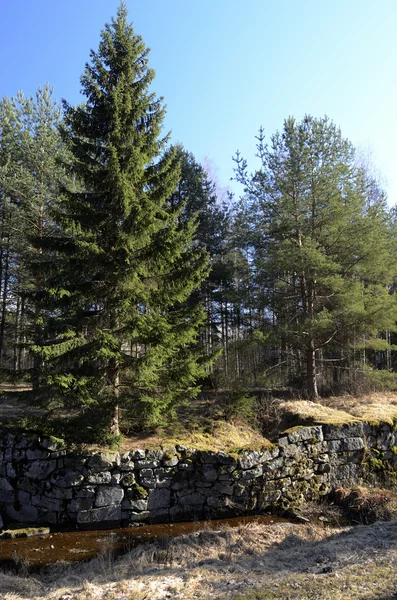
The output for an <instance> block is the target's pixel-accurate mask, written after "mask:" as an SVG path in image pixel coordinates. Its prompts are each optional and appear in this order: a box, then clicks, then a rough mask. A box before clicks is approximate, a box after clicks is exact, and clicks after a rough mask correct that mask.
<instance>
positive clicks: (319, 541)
mask: <svg viewBox="0 0 397 600" xmlns="http://www.w3.org/2000/svg"><path fill="white" fill-rule="evenodd" d="M21 571H22V572H21V574H19V575H15V574H10V573H3V574H0V597H1V598H2V600H163V599H166V598H169V599H175V600H182V599H184V600H193V599H200V600H204V599H205V600H207V599H219V600H226V599H228V600H254V599H255V600H273V599H278V600H286V599H287V600H288V599H293V598H294V599H296V600H311V599H318V600H331V599H332V600H353V599H354V600H391V599H392V598H397V522H396V521H391V522H378V523H375V524H373V525H370V526H364V525H359V526H356V527H348V528H342V527H340V528H333V529H331V528H327V527H325V526H321V525H311V524H303V525H302V524H300V525H297V524H291V523H277V524H274V525H260V524H257V523H250V524H249V525H244V526H242V527H239V528H237V529H230V528H229V529H219V530H217V531H210V530H205V529H204V530H202V531H199V532H196V533H194V534H190V535H185V536H181V537H179V538H175V539H171V540H170V539H169V540H167V539H164V540H160V541H158V542H156V543H151V544H147V545H142V546H141V547H139V548H135V549H134V550H132V551H131V552H130V553H128V554H126V555H125V556H122V557H120V558H118V559H115V560H114V559H113V558H112V557H111V556H110V555H109V554H108V553H106V551H104V553H103V554H102V555H100V556H99V557H98V558H97V559H95V560H93V561H91V562H88V563H84V564H80V565H66V564H61V565H57V566H55V567H52V568H50V569H48V570H47V571H46V572H42V573H39V574H36V575H30V576H29V575H23V565H22V566H21Z"/></svg>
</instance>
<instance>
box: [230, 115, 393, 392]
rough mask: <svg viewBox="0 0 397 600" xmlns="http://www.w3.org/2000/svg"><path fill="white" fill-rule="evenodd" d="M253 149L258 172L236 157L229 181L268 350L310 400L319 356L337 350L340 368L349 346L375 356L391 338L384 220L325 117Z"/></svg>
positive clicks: (378, 198)
mask: <svg viewBox="0 0 397 600" xmlns="http://www.w3.org/2000/svg"><path fill="white" fill-rule="evenodd" d="M257 140H258V144H257V157H258V158H259V160H260V168H259V169H258V170H257V171H255V172H254V173H251V174H249V173H248V170H247V163H246V161H245V160H244V159H242V158H241V157H240V156H239V155H238V156H237V158H236V161H237V169H236V174H237V179H238V180H239V181H240V182H242V183H243V184H244V185H245V191H246V207H245V211H244V213H243V215H242V217H241V218H244V219H245V222H246V223H247V228H246V237H247V239H248V238H250V239H251V244H252V252H253V260H252V268H253V272H254V276H255V278H256V282H257V286H258V287H259V288H260V289H261V292H260V294H259V300H260V301H262V303H263V306H264V307H265V308H266V310H267V314H268V315H269V318H270V319H271V320H272V325H273V327H272V331H271V335H270V336H269V338H268V339H269V341H270V342H271V343H275V342H277V341H278V343H279V344H281V345H282V346H283V347H284V348H285V349H286V353H291V351H292V353H294V355H295V356H296V357H297V361H298V362H299V364H300V369H302V370H303V371H306V394H307V396H308V397H309V398H315V397H316V396H317V395H318V391H317V376H318V359H319V355H320V353H324V352H326V351H327V349H329V348H331V347H332V345H334V346H336V347H337V349H338V350H339V353H338V351H336V350H335V347H334V350H333V354H332V360H337V359H339V356H340V350H341V349H343V348H345V349H346V348H349V347H350V346H352V345H355V346H356V347H357V346H358V345H359V344H364V345H365V346H366V347H367V348H369V347H373V348H374V349H376V348H377V347H378V346H379V343H378V341H377V336H378V333H379V331H384V330H386V329H388V330H393V331H394V330H395V323H396V318H397V313H396V301H395V297H394V296H393V295H392V294H391V293H390V292H391V290H392V284H393V277H394V274H395V269H396V259H395V242H394V239H393V235H392V228H391V221H390V215H389V213H388V210H387V204H386V199H385V196H384V194H383V192H382V191H381V190H380V188H379V186H378V185H377V183H376V181H374V180H373V179H372V178H371V177H370V176H369V175H368V173H367V172H366V171H365V169H363V168H362V167H361V166H360V165H359V164H358V162H357V159H356V154H355V151H354V148H353V146H352V145H351V143H350V142H349V141H348V140H346V139H345V138H343V136H342V134H341V131H340V129H338V128H337V127H336V126H335V125H334V123H332V122H331V121H330V120H329V119H328V118H327V117H324V118H322V119H315V118H314V117H311V116H306V117H305V118H304V119H303V120H302V121H301V122H297V121H295V119H293V118H289V119H287V120H286V121H285V122H284V128H283V130H282V131H281V132H279V133H276V134H275V135H274V136H272V137H271V139H270V143H269V144H267V143H266V142H265V137H264V133H263V131H262V130H260V132H259V136H258V138H257ZM384 345H385V347H386V346H387V343H385V344H384ZM342 364H343V363H342Z"/></svg>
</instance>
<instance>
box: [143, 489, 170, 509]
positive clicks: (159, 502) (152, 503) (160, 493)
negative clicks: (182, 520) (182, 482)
mask: <svg viewBox="0 0 397 600" xmlns="http://www.w3.org/2000/svg"><path fill="white" fill-rule="evenodd" d="M170 500H171V492H170V490H168V489H164V488H160V489H154V490H152V491H151V492H150V493H149V504H148V506H149V510H150V511H152V510H157V509H159V508H166V507H168V506H169V504H170Z"/></svg>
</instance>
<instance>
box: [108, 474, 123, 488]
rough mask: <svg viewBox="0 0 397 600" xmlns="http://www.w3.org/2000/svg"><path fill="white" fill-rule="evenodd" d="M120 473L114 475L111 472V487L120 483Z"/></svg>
mask: <svg viewBox="0 0 397 600" xmlns="http://www.w3.org/2000/svg"><path fill="white" fill-rule="evenodd" d="M121 477H122V475H121V473H115V472H114V471H113V473H112V479H111V480H110V483H111V485H119V483H120V481H121Z"/></svg>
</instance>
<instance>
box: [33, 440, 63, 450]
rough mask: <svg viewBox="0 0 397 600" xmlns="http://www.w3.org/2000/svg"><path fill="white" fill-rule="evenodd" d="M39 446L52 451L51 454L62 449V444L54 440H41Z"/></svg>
mask: <svg viewBox="0 0 397 600" xmlns="http://www.w3.org/2000/svg"><path fill="white" fill-rule="evenodd" d="M39 444H40V446H41V447H42V448H45V449H46V450H50V451H51V452H54V451H56V450H60V449H61V448H62V442H55V441H54V440H48V439H43V440H42V439H40V440H39Z"/></svg>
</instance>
